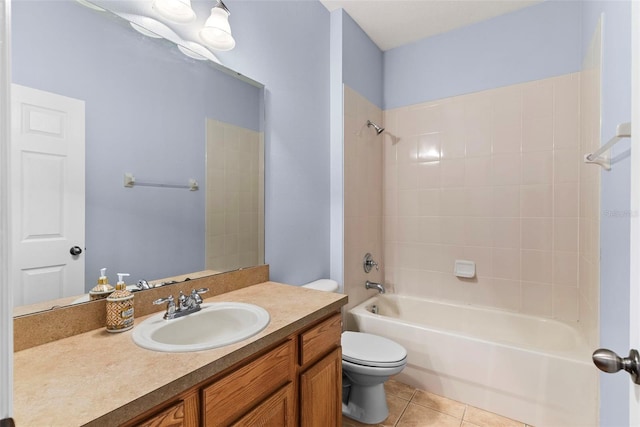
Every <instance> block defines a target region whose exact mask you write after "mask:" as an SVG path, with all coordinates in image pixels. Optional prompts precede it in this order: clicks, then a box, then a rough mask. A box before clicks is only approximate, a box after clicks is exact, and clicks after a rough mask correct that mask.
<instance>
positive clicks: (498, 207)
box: [493, 185, 520, 217]
mask: <svg viewBox="0 0 640 427" xmlns="http://www.w3.org/2000/svg"><path fill="white" fill-rule="evenodd" d="M493 216H494V217H519V216H520V186H515V185H513V186H499V187H494V189H493Z"/></svg>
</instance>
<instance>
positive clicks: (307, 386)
mask: <svg viewBox="0 0 640 427" xmlns="http://www.w3.org/2000/svg"><path fill="white" fill-rule="evenodd" d="M300 424H301V425H302V426H303V427H339V426H341V425H342V351H341V349H340V348H339V347H338V348H336V349H335V350H333V351H332V352H331V353H329V354H328V355H327V356H325V357H324V358H323V359H321V360H320V361H319V362H318V363H316V364H315V365H313V366H312V367H311V368H309V369H308V370H307V371H305V372H304V373H303V374H302V375H300Z"/></svg>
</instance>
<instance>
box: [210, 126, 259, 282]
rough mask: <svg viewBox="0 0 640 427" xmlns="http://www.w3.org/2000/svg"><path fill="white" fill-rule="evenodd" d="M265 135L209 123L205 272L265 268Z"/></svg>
mask: <svg viewBox="0 0 640 427" xmlns="http://www.w3.org/2000/svg"><path fill="white" fill-rule="evenodd" d="M263 145H264V142H263V136H262V133H260V132H256V131H253V130H250V129H245V128H242V127H238V126H234V125H231V124H228V123H224V122H220V121H217V120H213V119H207V168H206V169H207V185H206V211H207V214H206V218H207V223H206V233H207V237H206V242H205V254H206V255H205V267H206V269H211V270H217V271H229V270H235V269H237V268H240V267H247V266H251V265H258V264H263V263H264V237H262V236H264V193H263V191H262V189H263V188H264V185H263V181H264V157H263V154H262V153H263V152H264V150H263Z"/></svg>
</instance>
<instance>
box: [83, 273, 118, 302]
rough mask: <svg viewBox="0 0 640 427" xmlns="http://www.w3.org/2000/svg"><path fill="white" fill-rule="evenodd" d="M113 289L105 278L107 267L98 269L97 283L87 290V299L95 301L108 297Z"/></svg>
mask: <svg viewBox="0 0 640 427" xmlns="http://www.w3.org/2000/svg"><path fill="white" fill-rule="evenodd" d="M114 290H115V289H114V287H113V286H111V285H110V284H109V279H108V278H107V269H106V268H101V269H100V277H99V278H98V284H97V285H96V286H95V287H94V288H93V289H91V290H90V291H89V300H90V301H95V300H99V299H104V298H106V297H108V296H109V295H110V294H111V292H113V291H114Z"/></svg>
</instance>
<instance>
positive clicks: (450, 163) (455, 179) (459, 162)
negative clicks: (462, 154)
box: [427, 159, 465, 187]
mask: <svg viewBox="0 0 640 427" xmlns="http://www.w3.org/2000/svg"><path fill="white" fill-rule="evenodd" d="M427 164H429V163H427ZM464 167H465V160H464V159H452V160H442V161H441V162H440V185H441V186H442V187H463V186H464V184H465V171H464Z"/></svg>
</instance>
